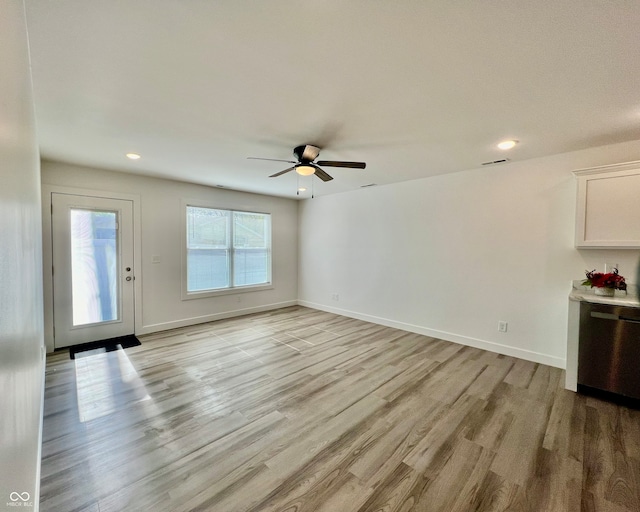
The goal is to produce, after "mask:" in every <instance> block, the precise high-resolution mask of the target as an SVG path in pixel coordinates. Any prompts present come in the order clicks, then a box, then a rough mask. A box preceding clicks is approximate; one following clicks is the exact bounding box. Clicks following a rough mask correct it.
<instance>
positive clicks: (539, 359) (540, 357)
mask: <svg viewBox="0 0 640 512" xmlns="http://www.w3.org/2000/svg"><path fill="white" fill-rule="evenodd" d="M298 304H299V305H300V306H305V307H308V308H312V309H319V310H320V311H327V312H328V313H335V314H336V315H342V316H347V317H349V318H355V319H357V320H364V321H365V322H371V323H374V324H379V325H384V326H386V327H393V328H395V329H402V330H403V331H409V332H415V333H416V334H423V335H425V336H430V337H432V338H438V339H440V340H445V341H451V342H453V343H458V344H460V345H467V346H469V347H474V348H479V349H482V350H488V351H489V352H496V353H498V354H503V355H505V356H511V357H517V358H519V359H525V360H526V361H531V362H533V363H540V364H546V365H548V366H554V367H556V368H562V369H564V368H565V367H566V360H565V359H562V358H560V357H555V356H550V355H548V354H542V353H540V352H533V351H531V350H524V349H521V348H516V347H511V346H508V345H501V344H500V343H494V342H493V341H485V340H480V339H478V338H471V337H469V336H462V335H459V334H454V333H451V332H446V331H438V330H435V329H429V328H427V327H423V326H420V325H413V324H408V323H405V322H398V321H396V320H390V319H388V318H382V317H378V316H373V315H367V314H364V313H358V312H356V311H349V310H346V309H340V308H335V307H331V306H325V305H324V304H316V303H314V302H308V301H305V300H299V301H298Z"/></svg>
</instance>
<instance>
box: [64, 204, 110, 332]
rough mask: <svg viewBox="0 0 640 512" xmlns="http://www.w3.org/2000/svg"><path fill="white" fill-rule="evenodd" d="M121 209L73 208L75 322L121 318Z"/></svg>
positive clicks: (72, 251) (82, 322) (72, 267)
mask: <svg viewBox="0 0 640 512" xmlns="http://www.w3.org/2000/svg"><path fill="white" fill-rule="evenodd" d="M117 221H118V219H117V213H116V212H108V211H95V210H81V209H75V208H72V209H71V280H72V301H73V325H74V326H78V325H86V324H93V323H99V322H110V321H113V320H118V318H119V307H118V247H117V243H118V242H117V239H118V236H117V234H118V224H117Z"/></svg>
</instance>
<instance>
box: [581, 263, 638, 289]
mask: <svg viewBox="0 0 640 512" xmlns="http://www.w3.org/2000/svg"><path fill="white" fill-rule="evenodd" d="M586 275H587V278H586V279H585V280H584V281H583V282H582V286H591V288H609V289H611V290H626V289H627V283H626V282H625V280H624V277H622V276H621V275H620V274H618V269H617V268H614V269H613V272H609V273H608V274H603V273H602V272H596V271H595V270H592V271H591V272H589V271H586Z"/></svg>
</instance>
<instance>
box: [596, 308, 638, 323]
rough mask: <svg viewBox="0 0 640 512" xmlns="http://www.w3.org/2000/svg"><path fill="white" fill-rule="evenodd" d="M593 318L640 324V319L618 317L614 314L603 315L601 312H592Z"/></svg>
mask: <svg viewBox="0 0 640 512" xmlns="http://www.w3.org/2000/svg"><path fill="white" fill-rule="evenodd" d="M591 318H601V319H603V320H618V321H621V322H630V323H632V324H640V318H631V317H628V316H622V315H616V314H613V313H601V312H600V311H592V312H591Z"/></svg>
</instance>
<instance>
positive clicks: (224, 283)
mask: <svg viewBox="0 0 640 512" xmlns="http://www.w3.org/2000/svg"><path fill="white" fill-rule="evenodd" d="M228 287H229V251H227V250H224V249H210V250H209V249H188V250H187V291H190V292H199V291H203V290H215V289H218V288H228Z"/></svg>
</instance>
